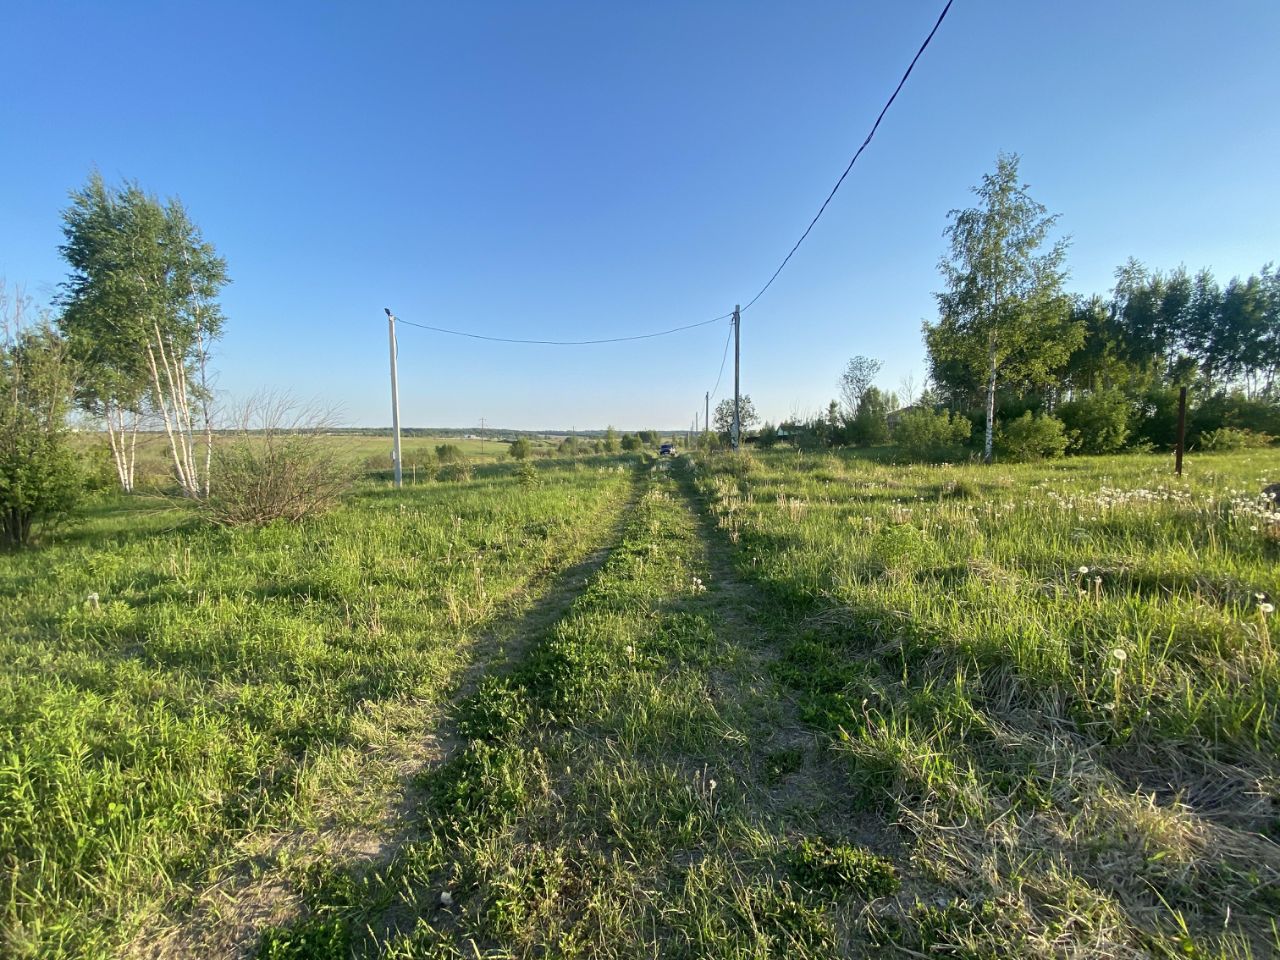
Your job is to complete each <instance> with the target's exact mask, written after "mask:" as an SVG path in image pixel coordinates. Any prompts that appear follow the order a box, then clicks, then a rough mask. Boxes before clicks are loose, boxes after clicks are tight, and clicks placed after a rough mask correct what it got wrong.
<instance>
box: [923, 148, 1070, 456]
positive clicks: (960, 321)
mask: <svg viewBox="0 0 1280 960" xmlns="http://www.w3.org/2000/svg"><path fill="white" fill-rule="evenodd" d="M974 193H975V194H976V195H977V196H978V198H979V200H980V204H979V205H978V206H976V207H970V208H968V209H965V210H952V211H951V213H950V214H949V215H948V218H949V219H950V221H951V222H950V224H949V226H948V227H947V231H946V235H947V238H948V240H949V243H950V254H949V256H947V257H944V258H943V260H942V261H941V262H940V263H939V269H940V270H941V271H942V275H943V278H944V280H945V282H946V289H945V290H944V291H943V292H941V293H938V294H937V295H936V296H937V300H938V311H939V314H940V316H939V320H938V322H937V323H936V324H933V325H930V324H926V325H925V339H926V343H927V345H928V349H929V353H930V357H931V360H932V361H933V362H934V371H935V380H936V378H937V374H938V373H939V370H938V366H937V361H939V360H940V361H943V362H944V363H945V362H950V363H952V364H954V365H956V366H957V367H959V368H960V369H961V370H963V371H965V372H967V373H968V374H969V375H970V376H971V377H972V378H973V379H974V380H975V381H978V380H981V381H983V382H985V393H986V398H985V399H986V404H985V406H986V436H985V439H984V441H983V456H984V458H985V459H986V460H987V461H988V462H990V460H991V459H992V449H993V443H994V440H995V409H996V389H997V387H998V386H999V385H1000V383H1001V380H1002V378H1015V379H1023V380H1026V381H1028V382H1031V383H1043V382H1047V381H1050V380H1051V379H1052V377H1053V374H1054V373H1055V372H1056V370H1057V369H1058V368H1060V367H1063V366H1065V364H1066V361H1067V359H1068V358H1069V357H1070V356H1071V353H1072V352H1073V351H1074V350H1075V349H1076V348H1077V347H1078V346H1079V345H1080V343H1081V341H1082V334H1081V332H1080V331H1079V328H1078V327H1075V326H1073V325H1072V324H1071V322H1070V312H1069V302H1068V301H1067V299H1066V297H1065V296H1063V294H1062V283H1063V280H1064V277H1065V270H1064V266H1063V264H1064V261H1065V258H1066V250H1067V243H1066V241H1065V240H1058V241H1056V242H1054V243H1052V244H1049V245H1048V246H1047V247H1046V243H1047V241H1048V236H1049V232H1050V230H1051V229H1052V228H1053V226H1054V224H1055V223H1056V222H1057V217H1056V216H1054V215H1050V214H1048V213H1047V211H1046V210H1045V208H1044V206H1043V205H1041V204H1039V203H1037V202H1036V201H1034V200H1032V199H1031V197H1030V195H1029V194H1028V193H1027V187H1026V185H1024V184H1022V183H1020V182H1019V179H1018V157H1017V155H1016V154H1000V156H999V157H998V158H997V160H996V169H995V172H994V173H990V174H986V175H984V176H983V178H982V183H981V184H980V185H979V186H978V187H975V188H974Z"/></svg>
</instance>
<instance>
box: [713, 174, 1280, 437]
mask: <svg viewBox="0 0 1280 960" xmlns="http://www.w3.org/2000/svg"><path fill="white" fill-rule="evenodd" d="M1018 167H1019V159H1018V157H1017V156H1016V155H1010V154H1001V155H1000V156H999V157H998V158H997V160H996V167H995V170H994V171H993V172H992V173H989V174H987V175H986V176H984V177H983V178H982V182H981V183H980V184H979V185H978V186H977V187H976V188H975V189H974V193H975V195H976V196H977V198H978V203H977V204H976V205H974V206H973V207H969V208H966V209H962V210H952V211H951V212H950V213H949V214H948V225H947V228H946V231H945V236H946V238H947V244H948V249H947V254H946V255H945V256H944V257H943V258H942V260H941V261H940V264H939V269H940V271H941V274H942V279H943V289H942V290H941V291H940V292H939V293H937V294H936V299H937V304H938V318H937V319H936V320H935V321H933V322H926V323H925V324H924V340H925V346H926V349H927V352H928V359H929V374H930V376H929V385H928V387H927V389H925V390H924V391H923V392H922V393H921V394H920V396H919V397H918V398H917V397H915V396H914V393H915V390H914V384H912V383H910V381H906V382H904V389H903V391H902V395H901V396H899V395H896V394H894V393H892V392H888V391H883V390H881V389H880V388H879V387H877V386H876V385H875V380H876V378H877V376H878V374H879V372H880V363H879V361H877V360H875V359H872V358H869V357H854V358H853V359H852V360H850V361H849V364H848V366H847V367H846V369H845V371H844V373H843V374H842V376H841V378H840V381H839V393H840V400H839V401H837V400H832V401H831V403H830V405H829V407H828V409H827V411H826V412H825V413H824V414H820V415H816V416H813V417H810V418H807V419H805V418H794V417H793V418H792V420H791V421H790V422H787V423H783V424H782V425H781V426H780V427H779V428H777V429H775V428H773V427H772V426H770V425H768V424H766V426H765V428H764V429H763V430H762V431H761V436H760V438H759V440H760V442H764V443H768V442H772V440H773V439H775V438H776V437H779V436H785V437H787V438H789V439H791V440H793V441H795V442H798V443H800V444H814V445H816V444H827V445H835V444H857V445H866V446H870V445H877V444H882V443H886V442H888V441H889V440H890V439H891V436H890V434H891V430H892V433H893V436H892V439H893V440H894V441H895V442H896V443H898V445H899V446H901V447H903V448H904V449H906V448H911V449H912V450H914V451H915V452H916V453H917V454H921V455H925V456H929V457H931V458H939V457H944V456H945V457H950V456H962V455H965V450H968V449H971V448H968V447H967V446H966V447H964V448H962V446H961V445H962V444H969V443H973V442H975V441H977V442H978V449H979V450H980V451H981V455H982V457H983V458H984V459H986V460H988V461H990V460H991V459H992V458H993V457H994V456H995V455H996V453H997V452H1001V455H1004V456H1010V457H1014V458H1019V459H1025V458H1028V457H1032V456H1055V455H1060V454H1062V453H1063V452H1066V451H1074V452H1082V453H1109V452H1114V451H1116V450H1120V449H1123V448H1125V447H1126V446H1135V445H1137V446H1143V447H1158V448H1167V447H1170V446H1172V445H1173V443H1174V441H1175V434H1176V422H1177V398H1178V391H1179V388H1180V387H1184V386H1186V387H1189V388H1191V396H1192V404H1191V408H1190V411H1189V421H1188V439H1189V440H1190V441H1191V442H1192V443H1193V444H1197V443H1198V444H1200V445H1201V446H1205V447H1211V446H1219V447H1225V446H1238V445H1254V444H1258V443H1263V442H1267V441H1268V439H1269V436H1272V435H1280V376H1278V375H1280V271H1276V270H1275V269H1274V268H1273V267H1272V266H1271V265H1267V266H1264V267H1263V268H1262V269H1261V270H1260V271H1258V272H1257V273H1255V274H1253V275H1251V276H1249V277H1247V278H1243V279H1241V278H1239V277H1235V278H1232V279H1231V280H1229V281H1227V282H1225V283H1222V282H1220V281H1218V280H1217V279H1216V278H1215V277H1214V276H1213V274H1212V272H1211V271H1209V270H1207V269H1204V270H1200V271H1199V272H1198V273H1195V274H1192V273H1190V272H1189V271H1187V270H1186V269H1185V268H1182V267H1179V268H1178V269H1175V270H1173V271H1171V272H1168V273H1162V272H1159V271H1153V270H1149V269H1148V268H1146V267H1145V266H1144V265H1143V264H1141V263H1140V262H1138V261H1137V260H1133V259H1131V260H1129V261H1128V262H1126V263H1125V264H1123V265H1122V266H1121V267H1119V268H1118V269H1117V270H1116V273H1115V284H1114V286H1113V288H1112V289H1111V290H1110V291H1108V292H1106V293H1105V294H1093V295H1072V294H1069V293H1068V292H1067V291H1066V289H1065V284H1066V278H1067V268H1066V257H1067V250H1068V244H1067V241H1066V240H1065V239H1061V238H1058V239H1055V238H1054V237H1053V234H1054V232H1055V228H1056V226H1057V223H1058V217H1057V216H1056V215H1054V214H1051V213H1049V212H1048V210H1047V209H1046V208H1045V207H1044V206H1043V205H1042V204H1040V203H1038V202H1037V201H1036V200H1034V199H1033V198H1032V197H1031V195H1030V194H1029V192H1028V187H1027V185H1026V184H1024V183H1022V181H1021V179H1020V177H1019V172H1018ZM900 406H901V407H905V408H906V409H905V410H904V409H899V408H900ZM730 408H731V405H730ZM728 412H729V415H730V416H731V414H732V411H731V409H729V411H728ZM957 417H959V418H961V419H963V420H964V421H965V423H963V424H959V423H958V422H957Z"/></svg>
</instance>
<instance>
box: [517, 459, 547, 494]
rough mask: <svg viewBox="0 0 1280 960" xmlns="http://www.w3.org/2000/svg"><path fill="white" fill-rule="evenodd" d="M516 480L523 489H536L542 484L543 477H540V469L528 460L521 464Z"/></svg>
mask: <svg viewBox="0 0 1280 960" xmlns="http://www.w3.org/2000/svg"><path fill="white" fill-rule="evenodd" d="M516 479H518V480H519V481H520V485H521V486H522V487H536V486H538V485H539V484H540V483H542V477H540V476H539V475H538V468H537V467H535V466H534V465H533V464H532V463H530V462H529V461H528V460H522V461H521V462H520V467H519V468H518V469H517V470H516Z"/></svg>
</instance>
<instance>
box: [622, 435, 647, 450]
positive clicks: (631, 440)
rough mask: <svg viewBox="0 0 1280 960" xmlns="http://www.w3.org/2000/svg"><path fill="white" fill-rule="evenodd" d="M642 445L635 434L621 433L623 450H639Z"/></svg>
mask: <svg viewBox="0 0 1280 960" xmlns="http://www.w3.org/2000/svg"><path fill="white" fill-rule="evenodd" d="M642 446H643V444H642V443H641V442H640V438H639V437H637V436H636V435H635V434H633V433H624V434H623V435H622V449H623V450H639V449H640V448H641V447H642Z"/></svg>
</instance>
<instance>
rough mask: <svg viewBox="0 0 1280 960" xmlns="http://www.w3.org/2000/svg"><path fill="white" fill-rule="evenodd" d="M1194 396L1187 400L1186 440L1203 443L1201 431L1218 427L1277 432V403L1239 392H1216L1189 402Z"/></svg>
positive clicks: (1279, 425) (1279, 432)
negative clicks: (1197, 400) (1252, 397)
mask: <svg viewBox="0 0 1280 960" xmlns="http://www.w3.org/2000/svg"><path fill="white" fill-rule="evenodd" d="M1196 399H1197V398H1195V397H1194V396H1193V397H1192V398H1191V399H1190V400H1189V406H1190V408H1189V409H1188V410H1187V442H1188V443H1189V444H1191V445H1193V446H1197V447H1199V446H1203V437H1204V434H1206V433H1210V432H1212V431H1214V430H1217V429H1218V428H1219V427H1233V428H1235V429H1237V430H1250V431H1252V432H1254V433H1265V434H1267V435H1269V436H1272V437H1274V436H1278V435H1280V405H1277V404H1275V403H1269V402H1267V401H1266V400H1259V399H1250V398H1249V397H1246V396H1244V395H1243V394H1241V393H1238V392H1236V393H1216V394H1213V395H1211V396H1207V397H1203V398H1201V399H1199V402H1196V403H1194V405H1190V404H1191V403H1192V401H1195V400H1196ZM1219 449H1221V448H1219Z"/></svg>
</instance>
